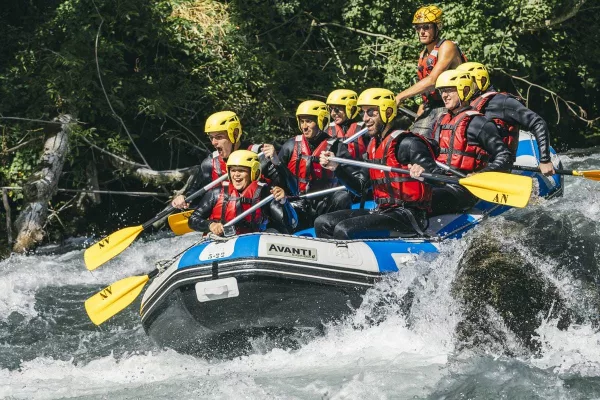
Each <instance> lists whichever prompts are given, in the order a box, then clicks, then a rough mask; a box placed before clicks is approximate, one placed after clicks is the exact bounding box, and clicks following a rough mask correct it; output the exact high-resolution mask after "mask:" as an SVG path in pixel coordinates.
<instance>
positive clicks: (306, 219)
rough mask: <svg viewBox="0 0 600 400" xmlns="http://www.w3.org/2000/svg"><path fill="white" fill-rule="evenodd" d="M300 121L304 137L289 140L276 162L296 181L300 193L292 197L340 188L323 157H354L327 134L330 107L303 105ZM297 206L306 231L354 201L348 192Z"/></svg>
mask: <svg viewBox="0 0 600 400" xmlns="http://www.w3.org/2000/svg"><path fill="white" fill-rule="evenodd" d="M296 120H297V121H298V128H299V129H300V132H301V134H299V135H296V136H295V137H292V138H290V139H288V140H287V141H286V142H285V143H284V144H283V146H281V151H280V152H279V155H278V157H277V161H273V162H280V163H281V164H283V165H284V166H286V167H287V171H288V174H289V176H291V177H293V179H295V181H296V185H295V187H296V193H294V191H291V192H292V194H293V195H296V194H299V195H303V194H306V193H312V192H317V191H321V190H324V189H329V188H332V187H335V186H337V179H336V177H335V176H334V174H333V173H332V172H331V171H329V170H326V169H323V168H322V167H321V165H320V164H319V155H320V154H321V152H323V151H326V150H331V151H333V152H335V153H336V155H337V156H338V157H342V158H351V156H350V153H349V152H348V148H347V146H346V145H345V144H343V143H342V141H341V140H337V139H336V138H331V137H330V136H329V135H328V134H327V132H325V129H326V128H327V126H328V122H329V110H328V108H327V104H325V103H323V102H322V101H316V100H307V101H304V102H302V103H301V104H300V105H299V106H298V109H297V110H296ZM355 169H356V168H355ZM293 205H294V208H295V209H296V211H297V212H298V217H299V218H300V222H299V224H298V229H306V228H310V227H312V226H313V221H314V218H315V217H316V216H318V215H321V214H325V213H328V212H332V211H337V210H344V209H349V208H350V207H351V206H352V198H351V196H350V194H349V193H348V192H346V191H338V192H335V193H333V194H330V195H327V196H324V197H321V198H318V199H312V200H306V199H303V200H299V201H295V202H293Z"/></svg>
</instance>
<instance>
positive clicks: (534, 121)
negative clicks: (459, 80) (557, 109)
mask: <svg viewBox="0 0 600 400" xmlns="http://www.w3.org/2000/svg"><path fill="white" fill-rule="evenodd" d="M488 91H489V90H488ZM493 91H495V90H493ZM473 101H474V100H471V102H473ZM480 112H481V113H482V114H484V115H485V116H486V118H488V119H492V118H498V119H501V120H503V121H504V122H506V123H508V124H510V125H516V126H518V127H519V128H521V129H523V130H526V131H529V132H531V133H532V134H533V135H534V136H535V139H536V140H537V144H538V147H539V149H540V162H543V163H546V162H550V132H549V131H548V125H547V124H546V121H544V119H543V118H542V117H540V116H539V115H538V114H537V113H535V112H533V111H531V110H530V109H529V108H527V107H525V106H524V105H523V104H522V103H521V102H520V101H519V100H517V99H516V98H514V97H513V96H509V95H506V94H504V93H498V94H496V95H494V96H493V97H492V98H491V99H490V100H489V101H488V102H487V104H486V105H485V106H484V108H483V109H482V110H481V111H480Z"/></svg>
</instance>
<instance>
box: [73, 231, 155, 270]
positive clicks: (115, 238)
mask: <svg viewBox="0 0 600 400" xmlns="http://www.w3.org/2000/svg"><path fill="white" fill-rule="evenodd" d="M142 230H144V228H143V226H142V225H138V226H130V227H127V228H123V229H121V230H118V231H116V232H115V233H113V234H110V235H109V236H107V237H105V238H104V239H102V240H101V241H99V242H98V243H95V244H93V245H92V246H90V247H88V248H87V249H86V250H85V252H84V253H83V260H84V262H85V266H86V267H87V269H89V270H90V271H93V270H95V269H96V268H98V267H99V266H101V265H102V264H104V263H105V262H107V261H108V260H110V259H111V258H113V257H114V256H116V255H117V254H119V253H120V252H122V251H123V250H125V249H126V248H127V247H128V246H129V245H130V244H131V242H133V241H134V240H135V238H136V237H137V236H138V235H139V234H140V232H142Z"/></svg>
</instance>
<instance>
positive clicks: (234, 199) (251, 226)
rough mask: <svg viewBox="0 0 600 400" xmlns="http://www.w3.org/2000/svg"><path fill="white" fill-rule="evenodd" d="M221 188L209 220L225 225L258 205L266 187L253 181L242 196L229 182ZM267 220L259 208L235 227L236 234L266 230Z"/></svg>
mask: <svg viewBox="0 0 600 400" xmlns="http://www.w3.org/2000/svg"><path fill="white" fill-rule="evenodd" d="M222 185H223V186H222V187H221V194H220V196H219V199H218V200H217V204H215V206H214V207H213V209H212V213H211V214H210V217H209V219H211V220H215V221H219V222H221V223H222V224H225V223H227V222H229V221H231V220H232V219H234V218H235V217H237V216H238V215H240V214H241V213H243V212H244V211H246V210H247V209H249V208H250V207H252V206H253V205H255V204H256V203H258V202H259V201H260V200H261V199H260V192H261V190H262V189H263V188H264V187H265V186H266V184H265V183H263V182H260V181H253V182H252V183H250V185H248V187H247V188H246V189H244V191H243V192H242V193H241V194H240V193H239V192H238V191H237V190H236V189H235V188H234V187H233V185H232V184H231V182H229V181H225V182H223V184H222ZM267 222H268V221H267V219H266V218H265V217H264V215H263V213H262V210H261V209H260V208H259V209H257V210H255V211H254V212H253V213H252V214H250V215H248V216H246V218H244V219H243V220H242V221H240V222H238V223H237V224H236V226H235V230H236V233H237V234H238V235H239V234H242V233H250V232H257V231H258V232H259V231H263V230H265V227H266V224H267Z"/></svg>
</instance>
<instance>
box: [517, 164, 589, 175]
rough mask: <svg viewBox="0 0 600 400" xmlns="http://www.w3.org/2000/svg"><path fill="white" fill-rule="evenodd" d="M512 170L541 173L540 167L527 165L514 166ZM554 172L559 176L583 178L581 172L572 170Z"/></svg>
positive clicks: (556, 170)
mask: <svg viewBox="0 0 600 400" xmlns="http://www.w3.org/2000/svg"><path fill="white" fill-rule="evenodd" d="M512 168H513V169H516V170H519V171H529V172H540V169H539V168H538V167H526V166H525V165H513V166H512ZM554 172H556V173H557V174H558V175H573V176H583V175H582V174H581V173H580V172H579V171H575V170H572V169H555V170H554Z"/></svg>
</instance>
